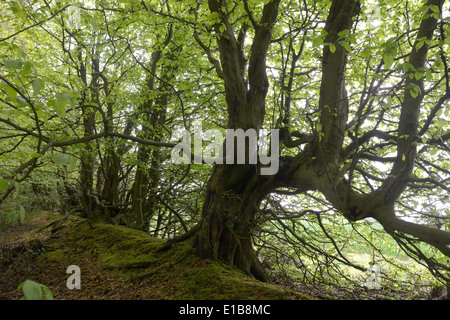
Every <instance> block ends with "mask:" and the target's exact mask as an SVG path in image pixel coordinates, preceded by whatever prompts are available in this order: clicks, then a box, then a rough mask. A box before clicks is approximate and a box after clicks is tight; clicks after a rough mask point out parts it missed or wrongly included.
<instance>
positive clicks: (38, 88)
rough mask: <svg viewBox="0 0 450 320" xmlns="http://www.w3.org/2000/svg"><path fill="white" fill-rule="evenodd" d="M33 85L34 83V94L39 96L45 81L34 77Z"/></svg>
mask: <svg viewBox="0 0 450 320" xmlns="http://www.w3.org/2000/svg"><path fill="white" fill-rule="evenodd" d="M32 85H33V94H34V95H35V96H37V95H38V94H39V92H40V91H41V90H42V88H43V87H44V82H43V81H42V80H41V79H34V80H33V84H32Z"/></svg>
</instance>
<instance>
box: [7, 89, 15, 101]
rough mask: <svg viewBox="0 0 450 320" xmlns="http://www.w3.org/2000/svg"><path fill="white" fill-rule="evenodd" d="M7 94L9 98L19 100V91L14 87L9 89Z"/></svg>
mask: <svg viewBox="0 0 450 320" xmlns="http://www.w3.org/2000/svg"><path fill="white" fill-rule="evenodd" d="M6 92H7V93H8V97H10V98H11V99H12V100H15V99H16V98H17V91H16V90H15V89H14V88H12V87H9V86H8V87H7V88H6Z"/></svg>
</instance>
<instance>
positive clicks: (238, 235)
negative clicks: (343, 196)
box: [194, 0, 280, 280]
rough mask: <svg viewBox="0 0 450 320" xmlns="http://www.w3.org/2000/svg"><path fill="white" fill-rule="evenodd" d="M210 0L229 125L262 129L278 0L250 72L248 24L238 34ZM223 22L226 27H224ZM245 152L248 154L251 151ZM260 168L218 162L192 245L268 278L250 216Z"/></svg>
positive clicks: (263, 24)
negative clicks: (255, 245) (255, 244)
mask: <svg viewBox="0 0 450 320" xmlns="http://www.w3.org/2000/svg"><path fill="white" fill-rule="evenodd" d="M208 3H209V7H210V10H211V11H212V12H216V13H217V14H218V15H219V16H220V18H221V19H220V20H221V23H218V24H216V25H215V32H216V34H217V35H218V45H219V52H220V61H221V68H222V70H220V74H221V76H222V78H223V80H224V85H225V94H226V101H227V107H228V128H229V129H243V130H244V131H245V130H248V129H254V130H259V129H261V128H262V124H263V121H264V115H265V98H266V95H267V92H268V88H269V82H268V80H267V74H266V58H267V51H268V48H269V45H270V40H271V37H272V29H273V26H274V24H275V21H276V17H277V15H278V5H279V3H280V1H279V0H274V1H271V2H269V3H268V4H266V5H265V6H264V9H263V14H262V16H261V20H260V21H258V22H256V21H254V23H253V26H252V27H253V28H254V38H253V42H252V46H251V50H250V54H249V59H248V61H249V63H248V71H247V72H248V73H247V74H246V70H247V65H246V61H247V59H246V58H245V52H244V41H245V34H246V31H247V29H248V28H249V27H250V26H248V25H244V26H243V28H242V30H241V32H240V34H239V36H238V37H236V36H235V34H234V31H233V27H232V25H231V23H230V22H229V20H228V18H229V17H228V14H227V8H226V4H224V3H223V2H222V1H218V0H210V1H209V2H208ZM222 24H225V26H226V30H225V31H224V30H223V27H222ZM246 77H247V79H246ZM247 148H248V145H247ZM241 151H243V150H241ZM245 151H246V154H248V153H247V151H248V149H247V150H245ZM257 171H258V169H257V168H256V166H254V165H250V164H245V165H237V164H234V165H232V164H227V165H216V167H215V168H214V169H213V172H212V175H211V177H210V180H209V184H208V191H207V194H206V199H205V203H204V207H203V211H202V219H201V222H200V224H199V228H198V230H197V232H196V234H195V241H194V248H195V250H196V252H197V254H198V255H200V256H201V257H204V258H212V259H221V260H224V261H226V262H229V263H231V264H232V265H235V266H237V267H239V268H240V269H242V270H243V271H244V272H246V273H248V274H252V275H253V276H255V277H256V278H258V279H261V280H265V279H266V276H265V273H264V270H263V268H262V267H261V265H260V263H259V261H258V259H257V257H256V253H255V251H254V249H253V245H252V239H251V223H252V218H253V217H254V215H255V213H256V210H257V209H258V205H259V202H260V201H261V198H262V196H263V194H264V192H263V190H262V187H261V183H260V176H259V175H258V173H257Z"/></svg>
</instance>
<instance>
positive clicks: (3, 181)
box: [0, 179, 8, 191]
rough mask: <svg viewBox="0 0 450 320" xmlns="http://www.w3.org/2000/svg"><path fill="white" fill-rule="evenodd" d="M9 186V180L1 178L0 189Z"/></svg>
mask: <svg viewBox="0 0 450 320" xmlns="http://www.w3.org/2000/svg"><path fill="white" fill-rule="evenodd" d="M7 188H8V181H6V180H5V179H0V191H3V190H6V189H7Z"/></svg>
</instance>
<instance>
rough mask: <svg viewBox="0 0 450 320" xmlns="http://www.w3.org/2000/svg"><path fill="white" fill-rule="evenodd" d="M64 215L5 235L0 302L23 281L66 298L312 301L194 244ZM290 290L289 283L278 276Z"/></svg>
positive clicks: (41, 218) (0, 245)
mask: <svg viewBox="0 0 450 320" xmlns="http://www.w3.org/2000/svg"><path fill="white" fill-rule="evenodd" d="M61 217H62V216H61V215H60V214H59V213H52V212H45V213H41V214H37V215H35V216H33V217H32V218H30V219H28V220H27V221H25V222H24V223H22V224H20V225H19V224H18V223H13V224H10V225H9V226H8V227H5V228H3V230H1V232H0V274H1V275H2V276H1V277H0V299H3V300H18V299H21V298H22V297H23V292H22V291H21V290H19V289H18V286H19V284H21V283H23V282H24V281H25V280H27V279H29V280H33V281H35V282H38V283H40V284H43V285H45V286H47V287H48V288H49V289H50V290H51V291H52V293H53V295H54V298H55V299H64V300H116V299H117V300H119V299H120V300H150V299H152V300H165V299H175V300H178V299H179V300H184V299H195V300H209V299H214V300H252V299H254V300H309V299H318V298H319V297H317V296H316V297H314V294H312V293H311V292H306V291H305V292H302V290H301V288H298V287H297V288H295V290H292V288H291V289H290V288H286V286H282V285H277V284H273V283H272V284H271V283H263V282H260V281H257V280H255V279H252V278H250V277H248V276H246V275H245V274H243V273H242V272H241V271H239V270H237V269H236V268H234V267H231V266H229V265H226V264H223V263H220V262H217V261H210V260H201V259H199V258H197V257H196V256H195V255H194V254H193V253H192V252H191V246H190V245H189V243H178V244H176V245H174V246H172V248H171V249H169V250H167V251H161V252H157V251H156V250H157V248H159V247H160V246H161V244H163V243H164V241H163V240H161V239H156V238H153V237H151V236H149V235H148V234H146V233H144V232H140V231H137V230H133V229H130V228H126V227H123V226H116V225H109V224H102V223H93V224H92V225H91V224H89V223H88V222H87V221H86V220H85V219H82V218H80V217H77V216H69V217H68V218H67V219H66V220H64V221H61V222H58V223H55V221H58V220H59V219H61ZM70 265H76V266H79V268H80V271H81V272H80V273H81V289H72V290H70V289H68V287H67V279H68V278H69V277H70V276H71V274H68V273H67V267H68V266H70ZM276 282H278V283H285V284H287V285H289V281H288V280H286V279H285V280H283V279H277V280H276Z"/></svg>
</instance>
